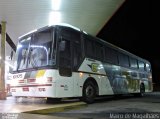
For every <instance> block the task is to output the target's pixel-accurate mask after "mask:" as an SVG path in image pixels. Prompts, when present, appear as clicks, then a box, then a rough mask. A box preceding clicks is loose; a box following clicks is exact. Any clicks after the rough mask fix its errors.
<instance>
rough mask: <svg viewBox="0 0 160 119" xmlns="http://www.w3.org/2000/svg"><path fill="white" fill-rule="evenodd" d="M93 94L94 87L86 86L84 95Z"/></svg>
mask: <svg viewBox="0 0 160 119" xmlns="http://www.w3.org/2000/svg"><path fill="white" fill-rule="evenodd" d="M93 95H94V88H93V87H92V86H91V85H89V86H87V88H86V97H93Z"/></svg>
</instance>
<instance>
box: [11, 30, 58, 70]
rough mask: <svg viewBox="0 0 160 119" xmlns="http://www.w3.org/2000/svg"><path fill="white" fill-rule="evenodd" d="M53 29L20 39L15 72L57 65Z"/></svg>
mask: <svg viewBox="0 0 160 119" xmlns="http://www.w3.org/2000/svg"><path fill="white" fill-rule="evenodd" d="M53 38H54V37H53V32H52V29H47V30H43V31H40V32H35V33H33V34H31V35H30V36H26V37H23V38H22V39H20V41H19V43H18V48H17V52H16V53H17V54H16V56H17V57H16V64H15V65H16V66H15V70H14V71H20V70H24V69H31V68H41V67H45V66H53V65H55V52H56V51H55V50H56V48H55V46H56V45H54V40H53Z"/></svg>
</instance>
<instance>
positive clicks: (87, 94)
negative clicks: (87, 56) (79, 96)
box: [83, 81, 96, 104]
mask: <svg viewBox="0 0 160 119" xmlns="http://www.w3.org/2000/svg"><path fill="white" fill-rule="evenodd" d="M95 97H96V86H95V85H94V83H93V82H92V81H87V82H86V83H85V84H84V88H83V101H85V102H87V103H88V104H91V103H93V102H94V99H95Z"/></svg>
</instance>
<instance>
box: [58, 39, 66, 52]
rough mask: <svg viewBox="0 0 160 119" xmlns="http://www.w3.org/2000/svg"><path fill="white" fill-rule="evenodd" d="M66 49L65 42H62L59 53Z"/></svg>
mask: <svg viewBox="0 0 160 119" xmlns="http://www.w3.org/2000/svg"><path fill="white" fill-rule="evenodd" d="M65 48H66V41H64V40H62V41H60V44H59V51H64V50H65Z"/></svg>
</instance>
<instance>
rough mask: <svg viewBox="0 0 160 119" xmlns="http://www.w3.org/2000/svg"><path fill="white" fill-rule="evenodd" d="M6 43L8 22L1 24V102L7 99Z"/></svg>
mask: <svg viewBox="0 0 160 119" xmlns="http://www.w3.org/2000/svg"><path fill="white" fill-rule="evenodd" d="M5 41H6V22H5V21H2V22H1V47H0V57H1V58H0V100H5V99H6V92H5Z"/></svg>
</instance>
